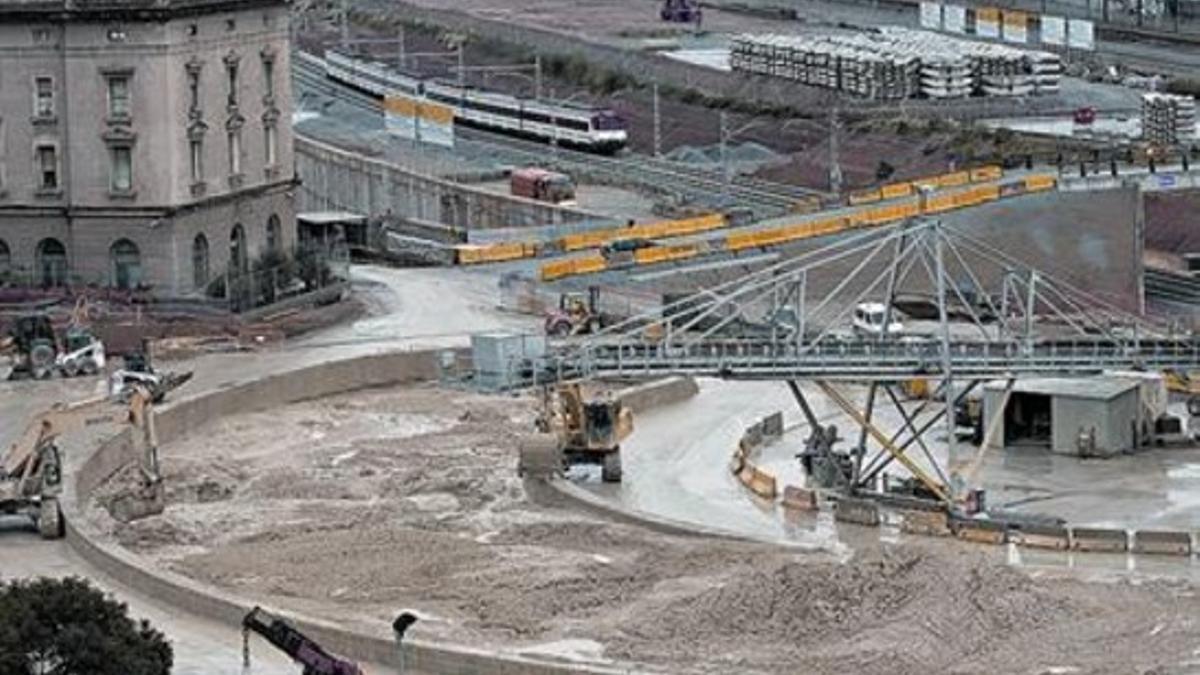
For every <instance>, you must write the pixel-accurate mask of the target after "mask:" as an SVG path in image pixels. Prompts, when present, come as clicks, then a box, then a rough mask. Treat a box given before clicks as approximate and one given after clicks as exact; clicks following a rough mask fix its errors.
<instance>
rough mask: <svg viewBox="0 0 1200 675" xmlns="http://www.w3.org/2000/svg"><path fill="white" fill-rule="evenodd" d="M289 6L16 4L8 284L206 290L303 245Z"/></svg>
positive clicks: (4, 42) (4, 246)
mask: <svg viewBox="0 0 1200 675" xmlns="http://www.w3.org/2000/svg"><path fill="white" fill-rule="evenodd" d="M288 24H289V13H288V3H287V0H108V1H102V2H90V1H89V2H81V1H78V0H47V1H38V0H34V1H26V0H0V279H7V280H8V282H9V283H29V284H33V285H37V286H55V285H64V284H97V285H103V286H116V287H122V288H129V287H135V286H148V287H149V288H150V289H151V290H152V291H153V292H154V293H156V294H159V295H170V296H186V295H191V294H196V293H199V292H202V291H203V290H204V288H205V287H206V286H207V285H208V284H209V283H210V282H211V281H212V280H214V279H216V278H218V277H220V276H221V275H223V274H224V273H225V272H226V271H227V270H231V269H232V270H237V269H239V268H240V269H245V268H247V267H249V266H250V264H251V263H252V261H253V260H254V258H255V257H256V256H258V255H260V254H262V252H264V251H266V250H268V249H271V248H275V249H278V250H280V251H287V250H289V249H290V248H291V247H292V246H293V244H294V242H295V231H296V227H295V208H294V199H295V194H294V193H295V188H296V179H295V168H294V167H295V163H294V161H293V155H292V134H291V116H292V96H291V78H290V74H289V53H288V49H289V25H288Z"/></svg>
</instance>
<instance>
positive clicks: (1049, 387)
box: [983, 376, 1154, 457]
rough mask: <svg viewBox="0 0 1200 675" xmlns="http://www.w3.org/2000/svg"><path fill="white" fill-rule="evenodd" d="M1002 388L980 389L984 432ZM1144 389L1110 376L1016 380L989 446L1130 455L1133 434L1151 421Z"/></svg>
mask: <svg viewBox="0 0 1200 675" xmlns="http://www.w3.org/2000/svg"><path fill="white" fill-rule="evenodd" d="M1006 386H1007V382H1006V381H1004V380H996V381H994V382H989V383H987V384H986V385H984V392H983V414H984V424H985V428H986V425H987V424H989V423H990V421H991V419H992V417H993V415H994V412H995V411H996V409H997V408H998V407H999V406H1000V402H1001V401H1003V400H1004V390H1005V387H1006ZM1145 388H1146V384H1145V383H1143V382H1139V381H1138V380H1137V379H1136V378H1126V377H1116V376H1101V377H1089V378H1035V379H1028V380H1017V381H1016V383H1015V384H1014V385H1013V390H1012V394H1011V395H1010V396H1009V399H1008V404H1007V405H1006V406H1005V409H1004V414H1003V416H1002V417H1001V419H1000V420H999V421H998V422H997V425H998V427H997V429H996V431H995V432H994V433H993V435H992V437H991V439H990V447H991V448H993V449H998V448H1030V447H1033V448H1037V447H1042V448H1046V449H1048V450H1050V451H1052V452H1055V453H1058V454H1063V455H1077V456H1081V457H1108V456H1111V455H1115V454H1118V453H1122V452H1129V451H1132V450H1133V449H1135V448H1136V447H1137V446H1138V442H1137V439H1138V438H1139V436H1140V434H1139V432H1138V430H1139V429H1145V428H1147V427H1146V425H1147V424H1149V425H1150V426H1151V428H1152V426H1153V422H1154V420H1153V418H1152V413H1151V412H1150V410H1149V408H1148V406H1147V405H1146V404H1145V403H1144V401H1143V398H1144V393H1143V389H1145Z"/></svg>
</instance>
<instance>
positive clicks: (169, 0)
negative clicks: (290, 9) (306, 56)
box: [0, 0, 291, 23]
mask: <svg viewBox="0 0 1200 675" xmlns="http://www.w3.org/2000/svg"><path fill="white" fill-rule="evenodd" d="M290 4H291V0H107V1H105V0H100V1H98V2H97V1H95V0H32V1H29V2H22V1H20V0H15V1H11V0H10V1H0V23H24V22H28V21H39V22H59V21H61V22H71V21H78V22H96V21H125V22H137V21H146V22H162V21H170V20H171V19H179V18H184V17H194V16H204V15H207V14H216V13H220V12H236V11H242V10H247V9H257V8H262V7H286V6H288V5H290Z"/></svg>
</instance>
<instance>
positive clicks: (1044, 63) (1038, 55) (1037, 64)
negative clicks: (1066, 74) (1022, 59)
mask: <svg viewBox="0 0 1200 675" xmlns="http://www.w3.org/2000/svg"><path fill="white" fill-rule="evenodd" d="M1026 58H1027V59H1028V60H1029V69H1030V70H1031V71H1032V72H1033V77H1034V92H1035V93H1037V94H1041V95H1050V94H1057V93H1058V91H1059V84H1060V82H1061V81H1062V73H1063V65H1062V59H1061V58H1059V56H1058V54H1051V53H1050V52H1027V53H1026Z"/></svg>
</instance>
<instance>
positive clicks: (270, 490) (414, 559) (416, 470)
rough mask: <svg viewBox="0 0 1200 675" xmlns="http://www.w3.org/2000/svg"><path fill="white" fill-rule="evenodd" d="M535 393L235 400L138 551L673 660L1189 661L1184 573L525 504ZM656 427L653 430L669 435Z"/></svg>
mask: <svg viewBox="0 0 1200 675" xmlns="http://www.w3.org/2000/svg"><path fill="white" fill-rule="evenodd" d="M532 414H533V413H532V409H531V401H530V400H528V399H524V398H507V397H484V396H480V395H475V394H469V393H465V392H459V391H445V390H439V389H436V388H433V387H432V386H422V387H416V388H410V389H402V390H386V391H383V390H380V391H370V392H361V393H357V394H350V395H345V396H338V397H333V398H329V399H324V400H319V401H313V402H307V403H301V404H295V405H291V406H287V407H285V408H282V409H279V410H274V411H271V412H266V413H256V414H248V415H241V416H236V417H233V418H229V419H225V420H221V421H218V422H214V423H212V424H209V425H207V426H206V427H203V428H201V429H198V430H196V432H195V433H193V434H191V435H190V436H189V437H188V438H187V439H184V440H183V441H181V442H178V443H173V444H171V445H170V446H168V447H165V448H163V463H164V469H165V477H166V485H167V510H166V511H165V513H164V514H163V515H161V516H155V517H152V518H149V519H147V520H143V521H139V522H137V523H136V524H134V525H131V526H127V527H123V528H118V527H114V524H113V523H112V521H111V520H110V519H109V518H108V517H107V514H106V512H104V511H103V509H102V508H100V507H99V506H98V504H94V505H93V507H92V509H91V517H92V518H93V519H94V520H95V521H96V522H97V523H98V524H99V525H101V526H102V527H105V528H108V530H109V531H110V532H115V534H113V535H112V536H114V537H115V539H116V540H117V541H119V542H120V543H121V544H123V545H124V546H126V547H128V548H129V549H131V550H133V551H135V552H137V553H139V554H141V555H143V556H146V557H147V558H149V559H150V561H151V562H149V563H148V564H153V565H158V566H161V567H163V568H167V569H171V570H174V571H176V572H179V573H182V574H185V575H188V576H191V577H194V578H196V579H199V580H201V581H204V582H207V583H211V584H214V585H216V586H219V587H222V588H224V589H227V590H230V591H233V592H235V593H238V594H240V595H243V596H246V597H249V598H253V599H255V600H257V601H262V602H267V603H270V604H273V605H277V606H283V607H288V608H292V609H295V610H298V611H303V612H307V613H309V614H312V615H316V616H322V617H325V618H328V619H331V620H337V621H341V622H344V623H346V624H349V625H354V626H358V627H364V628H367V627H369V628H373V629H375V630H379V629H380V627H381V626H385V625H386V622H388V621H390V619H391V618H392V617H393V616H394V615H395V613H396V611H397V610H399V609H401V608H415V609H417V610H418V611H419V613H420V614H421V615H423V616H424V617H425V620H424V621H422V622H420V623H418V624H417V626H416V628H415V629H414V630H415V634H416V635H417V636H419V637H421V638H425V639H437V640H447V641H452V642H457V643H462V644H471V645H475V646H481V645H490V646H493V647H496V648H500V649H504V650H508V651H514V652H516V651H526V652H534V653H543V654H553V655H558V656H562V657H567V658H574V659H580V660H590V661H600V662H609V661H615V662H618V663H623V664H640V665H641V666H642V667H645V668H649V669H651V670H656V671H666V672H686V673H729V672H738V673H759V672H761V673H785V672H786V673H795V672H806V673H847V672H855V673H923V674H924V673H930V672H978V673H985V672H986V673H996V672H1005V673H1008V672H1011V673H1038V672H1045V673H1049V672H1057V673H1076V672H1078V673H1084V672H1087V673H1094V672H1113V673H1118V672H1120V673H1129V672H1164V673H1169V672H1186V671H1187V670H1188V668H1193V669H1194V668H1196V667H1200V660H1198V659H1200V656H1197V653H1196V652H1194V651H1193V650H1195V649H1196V648H1197V646H1198V645H1197V642H1198V641H1200V626H1197V624H1196V620H1197V619H1196V617H1197V616H1200V600H1198V599H1197V597H1196V589H1195V588H1194V587H1193V586H1191V585H1187V584H1184V583H1182V582H1170V581H1153V580H1142V581H1131V580H1121V581H1115V582H1113V581H1110V582H1107V583H1089V582H1084V581H1081V580H1077V579H1058V578H1036V577H1032V576H1029V575H1027V574H1026V572H1024V571H1022V570H1019V569H1016V568H1011V567H1006V566H1003V565H999V564H996V563H994V562H991V561H990V560H989V559H987V558H985V556H984V555H983V554H982V553H981V550H980V549H979V548H974V547H971V546H967V545H963V544H959V543H957V542H949V541H942V540H932V539H930V540H924V541H921V542H919V543H917V544H905V545H892V546H884V547H883V548H882V549H878V550H874V549H873V550H859V551H857V552H856V553H855V554H854V555H853V556H852V557H850V559H849V560H841V559H837V558H835V557H834V556H833V555H830V554H826V553H821V552H816V553H813V552H809V553H805V552H799V551H794V550H787V549H782V548H776V547H772V546H768V545H762V544H750V543H739V542H732V541H724V540H722V541H717V540H710V539H704V538H681V537H671V536H664V535H661V534H656V533H653V532H650V531H648V530H645V529H642V528H638V527H634V526H627V525H618V524H613V523H610V522H605V521H603V520H597V519H593V518H590V517H586V516H582V515H580V514H578V513H574V512H572V511H569V510H561V509H553V508H545V507H541V506H538V505H536V504H533V503H531V502H530V501H529V500H528V499H527V497H526V494H525V491H524V488H523V485H522V483H521V481H520V479H518V478H517V476H516V474H515V464H516V458H515V449H514V447H515V442H516V438H517V436H518V434H520V433H523V432H524V431H525V430H526V429H528V428H529V425H530V423H531V419H532ZM664 441H669V439H664Z"/></svg>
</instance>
